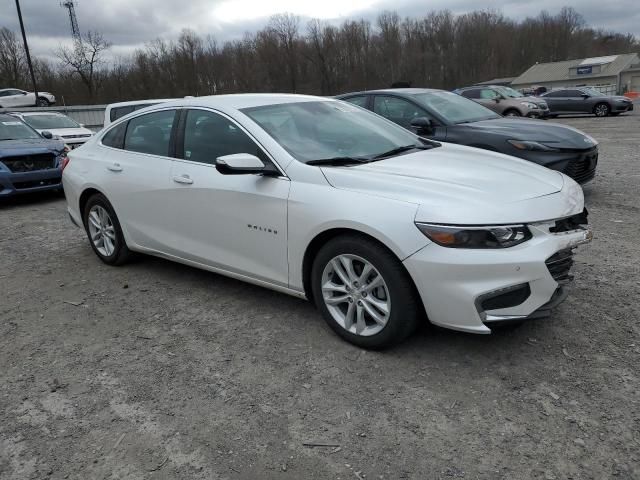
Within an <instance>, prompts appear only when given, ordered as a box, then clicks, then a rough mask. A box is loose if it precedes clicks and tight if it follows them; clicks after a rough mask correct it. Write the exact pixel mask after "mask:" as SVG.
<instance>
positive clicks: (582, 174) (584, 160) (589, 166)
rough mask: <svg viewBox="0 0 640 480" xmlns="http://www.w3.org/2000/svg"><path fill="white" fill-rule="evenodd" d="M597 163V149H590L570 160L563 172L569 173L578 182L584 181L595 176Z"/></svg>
mask: <svg viewBox="0 0 640 480" xmlns="http://www.w3.org/2000/svg"><path fill="white" fill-rule="evenodd" d="M597 165H598V151H597V150H591V151H589V152H587V153H585V154H582V155H580V156H579V157H578V158H576V159H574V160H571V161H570V162H569V164H568V165H567V166H566V168H565V169H564V172H563V173H565V174H566V175H569V176H570V177H571V178H573V179H574V180H575V181H576V182H578V183H584V182H587V181H589V180H591V179H593V177H595V175H596V166H597Z"/></svg>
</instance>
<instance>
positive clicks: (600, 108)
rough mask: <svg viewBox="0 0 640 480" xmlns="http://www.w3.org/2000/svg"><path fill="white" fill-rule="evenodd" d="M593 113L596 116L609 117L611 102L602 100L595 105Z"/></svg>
mask: <svg viewBox="0 0 640 480" xmlns="http://www.w3.org/2000/svg"><path fill="white" fill-rule="evenodd" d="M593 113H594V115H595V116H596V117H607V116H609V114H610V113H611V107H610V106H609V104H607V103H604V102H600V103H598V104H596V105H595V106H594V107H593Z"/></svg>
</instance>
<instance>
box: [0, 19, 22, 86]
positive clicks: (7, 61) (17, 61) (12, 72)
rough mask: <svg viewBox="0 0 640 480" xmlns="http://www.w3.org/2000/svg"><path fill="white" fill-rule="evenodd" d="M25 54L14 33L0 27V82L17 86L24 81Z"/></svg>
mask: <svg viewBox="0 0 640 480" xmlns="http://www.w3.org/2000/svg"><path fill="white" fill-rule="evenodd" d="M25 69H26V63H25V56H24V49H23V46H22V44H21V43H20V42H19V41H18V38H17V37H16V35H15V33H13V32H12V31H11V30H9V29H8V28H6V27H2V28H0V84H5V85H7V86H9V85H10V86H12V87H17V86H19V85H22V84H23V82H24V81H25Z"/></svg>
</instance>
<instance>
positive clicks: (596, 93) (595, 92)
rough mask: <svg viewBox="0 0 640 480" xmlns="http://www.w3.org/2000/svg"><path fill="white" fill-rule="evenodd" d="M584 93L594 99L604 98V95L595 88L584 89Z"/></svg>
mask: <svg viewBox="0 0 640 480" xmlns="http://www.w3.org/2000/svg"><path fill="white" fill-rule="evenodd" d="M582 91H583V92H584V93H586V94H587V95H591V96H592V97H604V94H603V93H602V92H600V91H599V90H596V89H595V88H583V89H582Z"/></svg>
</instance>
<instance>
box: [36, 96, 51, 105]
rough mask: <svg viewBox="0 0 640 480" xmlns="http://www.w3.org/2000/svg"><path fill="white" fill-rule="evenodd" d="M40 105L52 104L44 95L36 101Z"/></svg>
mask: <svg viewBox="0 0 640 480" xmlns="http://www.w3.org/2000/svg"><path fill="white" fill-rule="evenodd" d="M36 105H37V106H38V107H48V106H49V105H50V103H49V100H47V99H46V98H43V97H38V101H37V102H36Z"/></svg>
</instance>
